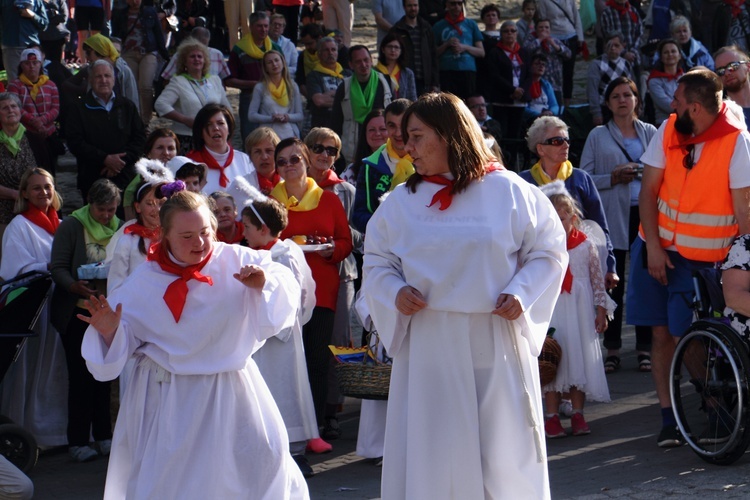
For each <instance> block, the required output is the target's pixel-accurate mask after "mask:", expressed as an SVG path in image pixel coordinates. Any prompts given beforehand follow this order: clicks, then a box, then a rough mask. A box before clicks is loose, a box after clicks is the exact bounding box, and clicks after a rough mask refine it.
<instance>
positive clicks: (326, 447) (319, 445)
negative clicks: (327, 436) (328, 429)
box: [307, 437, 333, 453]
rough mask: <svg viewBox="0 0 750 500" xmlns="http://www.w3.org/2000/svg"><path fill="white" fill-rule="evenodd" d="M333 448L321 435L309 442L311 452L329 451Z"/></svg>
mask: <svg viewBox="0 0 750 500" xmlns="http://www.w3.org/2000/svg"><path fill="white" fill-rule="evenodd" d="M332 449H333V446H331V445H330V444H329V443H326V442H325V441H323V440H322V439H320V438H319V437H317V438H315V439H311V440H309V441H308V442H307V451H309V452H311V453H328V452H330V451H331V450H332Z"/></svg>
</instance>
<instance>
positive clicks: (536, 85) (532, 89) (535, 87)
mask: <svg viewBox="0 0 750 500" xmlns="http://www.w3.org/2000/svg"><path fill="white" fill-rule="evenodd" d="M540 95H542V81H541V80H537V81H532V82H531V86H529V97H531V98H532V99H536V98H538V97H539V96H540Z"/></svg>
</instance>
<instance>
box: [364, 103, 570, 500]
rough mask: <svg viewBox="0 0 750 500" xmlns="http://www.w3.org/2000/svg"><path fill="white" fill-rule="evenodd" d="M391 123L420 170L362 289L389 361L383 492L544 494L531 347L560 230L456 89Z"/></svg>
mask: <svg viewBox="0 0 750 500" xmlns="http://www.w3.org/2000/svg"><path fill="white" fill-rule="evenodd" d="M402 123H403V129H404V137H405V138H407V146H406V150H407V152H408V153H409V154H410V155H411V156H412V158H413V159H414V160H413V163H414V167H415V169H416V172H417V174H415V175H413V176H412V177H411V178H410V179H409V180H408V181H407V182H406V184H403V185H401V186H398V187H397V188H396V189H394V190H393V192H392V193H391V194H390V196H388V198H387V199H386V200H385V201H384V203H383V204H381V205H380V207H379V208H378V210H377V211H376V212H375V214H374V215H373V217H372V219H371V220H370V222H369V224H368V226H367V238H366V240H365V259H364V282H363V289H364V293H365V298H366V301H367V306H368V309H369V312H370V314H371V316H372V320H373V322H374V324H375V326H376V327H377V329H378V332H379V334H380V336H381V338H382V341H383V343H384V345H385V348H386V349H387V350H388V353H389V354H390V355H391V356H393V358H394V361H393V372H392V375H391V386H390V395H389V400H388V415H387V421H386V438H385V455H384V461H383V477H382V490H381V495H382V498H384V499H387V500H394V499H409V500H413V499H430V500H434V499H441V498H472V499H476V498H537V499H543V498H549V496H550V493H549V477H548V472H547V464H546V458H547V457H546V448H545V443H544V438H543V429H542V427H543V417H542V408H541V399H540V398H539V394H540V386H539V371H538V367H537V360H536V356H537V355H538V354H539V350H540V348H541V345H542V343H543V341H544V337H545V333H546V331H547V325H548V323H549V319H550V317H551V315H552V310H553V308H554V305H555V300H556V298H557V295H558V292H559V290H560V285H561V283H562V277H563V272H564V270H565V266H566V265H567V255H566V251H565V234H564V232H563V229H562V225H561V224H560V221H559V220H557V219H558V218H557V217H555V212H554V209H553V208H552V205H551V204H550V203H549V201H548V200H547V199H546V197H545V196H544V195H543V194H542V193H541V192H540V191H539V190H538V189H536V188H533V187H529V186H528V185H524V181H523V180H522V179H520V178H519V177H518V176H516V174H514V173H512V172H508V171H506V170H505V169H504V168H503V167H502V166H500V165H499V163H497V162H496V160H495V159H494V158H493V155H492V153H491V152H490V151H489V150H488V149H487V147H486V146H485V144H484V142H483V138H482V132H481V130H480V129H479V127H478V125H477V124H476V120H475V119H473V116H472V114H471V112H470V111H469V110H468V108H466V106H465V105H464V104H463V103H462V102H461V101H460V99H458V98H457V97H455V96H453V95H451V94H427V95H424V96H422V97H421V98H420V99H419V101H417V102H416V103H415V104H413V105H412V106H411V107H410V108H408V109H407V111H406V113H405V114H404V117H403V122H402Z"/></svg>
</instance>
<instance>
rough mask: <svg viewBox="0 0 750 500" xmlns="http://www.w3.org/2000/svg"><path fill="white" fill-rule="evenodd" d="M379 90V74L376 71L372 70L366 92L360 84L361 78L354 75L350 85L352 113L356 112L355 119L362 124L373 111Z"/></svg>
mask: <svg viewBox="0 0 750 500" xmlns="http://www.w3.org/2000/svg"><path fill="white" fill-rule="evenodd" d="M377 90H378V74H377V73H376V72H375V71H370V80H369V81H368V82H367V87H365V92H364V94H363V93H362V86H361V85H360V84H359V80H357V78H356V77H354V76H353V77H352V84H351V87H350V96H349V98H350V99H351V102H352V113H353V114H354V121H355V122H357V123H359V124H360V125H361V124H363V123H364V121H365V118H367V115H368V114H370V111H372V105H373V104H375V94H376V93H377Z"/></svg>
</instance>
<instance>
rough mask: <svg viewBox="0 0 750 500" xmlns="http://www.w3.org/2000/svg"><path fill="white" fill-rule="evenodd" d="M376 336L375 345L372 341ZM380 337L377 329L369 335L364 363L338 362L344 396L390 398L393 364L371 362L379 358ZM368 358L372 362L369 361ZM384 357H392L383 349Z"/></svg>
mask: <svg viewBox="0 0 750 500" xmlns="http://www.w3.org/2000/svg"><path fill="white" fill-rule="evenodd" d="M373 336H374V337H375V345H374V346H372V345H371V342H370V338H371V337H373ZM379 343H380V337H378V334H377V332H376V331H375V330H373V331H372V332H370V334H369V335H368V337H367V349H368V351H367V355H366V356H365V359H364V360H363V362H362V363H336V377H337V378H338V381H339V390H340V391H341V394H343V395H344V396H349V397H350V398H359V399H376V400H385V399H388V387H389V386H390V384H391V364H390V363H384V362H382V361H379V360H378V361H376V362H375V363H373V362H371V360H372V359H378V357H377V355H376V353H377V352H378V344H379ZM368 359H369V360H370V362H368ZM383 359H385V360H386V361H390V358H389V357H388V356H387V355H386V354H385V350H383Z"/></svg>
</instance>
